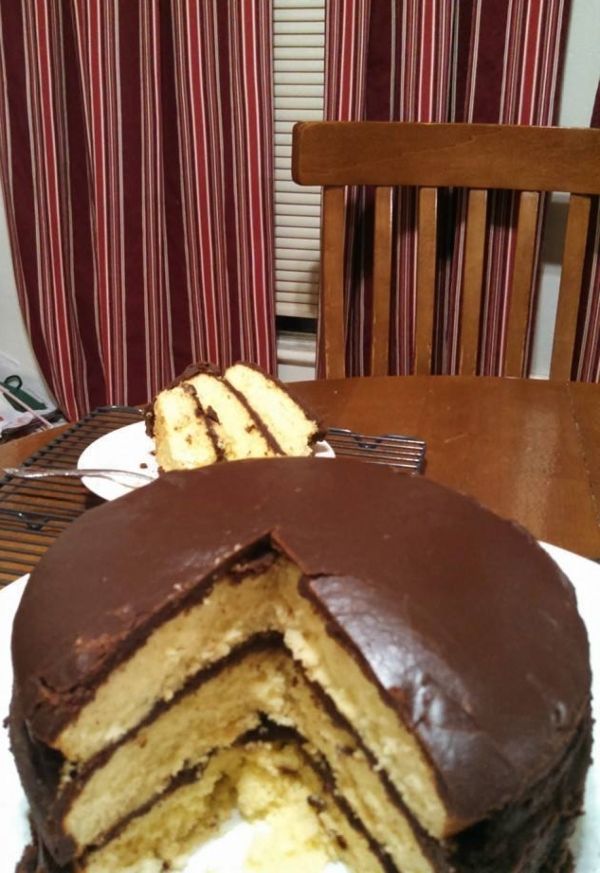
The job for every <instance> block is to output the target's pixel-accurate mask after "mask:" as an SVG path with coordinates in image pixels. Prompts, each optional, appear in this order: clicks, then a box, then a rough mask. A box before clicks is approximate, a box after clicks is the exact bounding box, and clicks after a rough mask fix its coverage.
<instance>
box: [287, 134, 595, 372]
mask: <svg viewBox="0 0 600 873" xmlns="http://www.w3.org/2000/svg"><path fill="white" fill-rule="evenodd" d="M292 176H293V178H294V180H295V181H296V182H297V183H298V184H300V185H320V186H322V187H323V225H322V241H321V250H322V257H321V319H322V327H321V337H322V342H323V353H324V362H325V375H326V376H328V377H330V378H341V377H343V376H344V375H345V353H344V350H345V336H344V245H345V190H346V188H347V187H348V186H353V185H368V186H373V187H374V188H375V221H374V247H373V258H374V260H373V313H372V319H373V321H372V346H371V350H370V351H371V356H370V360H371V372H372V374H373V375H384V374H386V373H387V372H388V366H389V351H388V348H389V333H390V286H391V265H392V246H393V239H392V218H393V216H392V202H393V189H394V188H395V187H396V186H414V187H415V188H417V191H418V196H417V204H418V210H417V240H418V241H417V303H416V325H415V365H414V368H415V372H416V373H429V372H431V366H432V354H433V343H434V327H435V275H436V273H435V271H436V248H437V232H438V189H440V188H465V189H468V191H469V194H468V205H467V223H466V238H465V265H464V276H463V284H462V289H461V311H460V328H459V372H460V373H461V374H475V372H476V369H477V361H478V355H479V343H480V325H481V319H482V311H481V308H482V299H483V294H482V289H483V283H484V275H483V274H484V264H485V241H486V218H487V209H488V192H489V191H491V190H494V189H506V190H511V191H517V192H520V193H519V210H518V222H517V228H516V244H515V253H514V266H513V273H512V280H511V281H512V284H511V295H510V306H509V311H508V321H507V337H506V349H505V365H504V366H505V369H504V374H505V375H507V376H521V375H524V368H525V365H526V361H525V353H526V343H527V325H528V322H529V316H530V307H531V305H532V301H531V296H532V295H531V288H532V277H533V270H534V265H535V251H536V242H537V225H538V215H539V210H540V193H541V192H544V191H562V192H567V193H569V194H570V195H571V196H570V203H569V212H568V219H567V230H566V237H565V245H564V251H563V257H562V273H561V281H560V289H559V300H558V308H557V317H556V326H555V331H554V342H553V349H552V359H551V371H550V375H551V377H552V378H555V379H570V378H571V368H572V359H573V349H574V343H575V335H576V329H577V319H578V310H579V300H580V294H581V282H582V275H583V267H584V259H585V249H586V241H587V235H588V229H589V219H590V207H591V200H592V197H593V196H596V195H598V194H600V130H592V129H578V128H572V129H562V128H553V127H545V128H543V127H525V126H516V125H493V124H490V125H487V124H408V123H400V122H301V123H299V124H297V125H296V126H295V127H294V133H293V143H292Z"/></svg>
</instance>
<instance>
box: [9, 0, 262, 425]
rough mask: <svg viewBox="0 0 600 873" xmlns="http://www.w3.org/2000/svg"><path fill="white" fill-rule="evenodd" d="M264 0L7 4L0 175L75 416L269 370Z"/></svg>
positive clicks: (58, 383) (37, 325)
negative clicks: (209, 365)
mask: <svg viewBox="0 0 600 873" xmlns="http://www.w3.org/2000/svg"><path fill="white" fill-rule="evenodd" d="M270 58H271V3H270V0H228V2H222V0H3V2H2V4H0V64H1V71H0V73H1V77H2V83H3V84H2V88H0V175H1V178H2V184H3V190H4V197H5V202H6V210H7V218H8V226H9V233H10V240H11V246H12V253H13V261H14V265H15V273H16V279H17V287H18V293H19V297H20V301H21V306H22V309H23V312H24V315H25V319H26V323H27V325H28V329H29V332H30V335H31V339H32V343H33V347H34V350H35V352H36V355H37V357H38V360H39V362H40V365H41V367H42V370H43V372H44V374H45V376H46V378H47V379H48V382H49V384H50V387H51V388H52V390H53V391H54V393H55V395H56V397H57V399H58V401H59V404H60V405H61V407H62V409H63V410H64V412H65V413H66V414H67V415H68V417H70V418H76V417H78V416H80V415H81V414H82V413H84V412H85V411H87V410H89V409H92V408H94V407H96V406H98V405H101V404H107V403H108V404H112V403H128V402H129V403H139V402H143V401H144V400H146V399H147V398H149V397H150V396H152V394H153V393H155V392H156V390H157V389H158V388H160V387H161V386H162V385H164V384H165V383H166V382H168V381H169V380H170V379H171V378H172V377H173V375H174V374H175V373H176V372H178V371H180V370H182V369H183V368H184V367H185V366H186V365H187V364H189V363H190V362H191V361H192V360H201V359H203V360H210V361H213V362H214V363H218V364H221V365H225V364H227V363H229V362H231V361H232V360H236V359H245V360H250V361H255V362H257V363H259V364H260V365H261V366H263V367H265V368H266V369H268V370H272V369H273V368H274V366H275V360H276V359H275V343H274V294H273V231H272V225H273V220H272V193H271V181H272V147H271V143H272V111H271V105H272V99H271V98H272V93H271V92H272V85H271V61H270Z"/></svg>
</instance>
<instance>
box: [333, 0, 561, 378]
mask: <svg viewBox="0 0 600 873" xmlns="http://www.w3.org/2000/svg"><path fill="white" fill-rule="evenodd" d="M569 5H570V0H498V2H495V3H489V2H487V3H486V2H484V0H332V2H331V3H330V4H328V7H327V55H328V65H327V68H326V116H327V118H329V119H331V120H340V121H350V120H374V121H421V122H447V121H464V122H493V123H498V122H500V123H506V124H552V123H553V122H554V120H555V117H556V111H557V85H558V83H559V81H560V74H561V69H562V57H563V54H564V39H565V36H566V27H567V23H568V15H569ZM490 199H491V202H490V206H489V212H488V222H489V228H488V246H487V248H488V257H487V262H486V267H485V289H486V291H485V296H484V302H483V328H484V329H483V340H482V344H481V350H480V360H479V366H478V370H479V372H480V373H483V374H500V373H501V372H502V366H503V356H504V340H505V327H506V311H507V304H508V301H509V282H510V276H511V272H512V263H513V258H514V244H515V239H514V228H515V221H516V215H517V203H516V199H515V197H514V195H512V194H511V193H504V192H496V193H493V194H492V195H491V198H490ZM415 203H416V201H415V193H414V191H412V190H409V189H406V190H402V191H401V192H399V193H398V201H397V203H396V206H395V210H394V213H395V223H396V227H395V252H394V257H393V264H392V313H391V314H392V319H391V324H392V327H391V337H390V372H392V373H410V372H411V371H412V368H413V358H414V336H413V333H414V311H415V293H416V247H415V244H416V230H415ZM349 207H350V210H349V211H350V219H349V221H350V224H349V234H348V259H349V269H348V271H347V275H348V279H347V289H346V321H347V335H348V338H349V341H348V345H347V371H348V372H350V373H355V374H363V373H367V372H368V349H369V343H370V335H369V334H370V312H371V299H372V296H371V284H370V272H371V270H370V264H371V257H372V252H371V250H370V247H368V246H366V245H365V243H364V240H365V239H368V238H369V237H368V233H363V227H364V229H365V231H366V230H367V229H368V228H369V227H370V225H371V224H372V220H373V214H372V202H371V200H370V195H369V192H367V191H365V190H358V191H354V192H352V193H351V195H350V200H349ZM440 213H441V215H442V216H443V221H442V236H441V238H440V245H439V246H438V248H439V249H440V257H439V263H438V270H437V285H438V288H437V296H438V306H437V325H436V336H437V348H436V351H435V369H436V371H438V372H443V373H453V372H456V369H457V364H458V348H457V332H458V313H459V305H458V304H459V301H460V288H461V277H462V270H463V259H464V243H465V216H466V196H465V192H462V191H453V192H446V193H445V196H444V198H443V199H442V202H441V204H440ZM541 225H542V220H541V219H540V229H541ZM538 235H539V234H538ZM536 278H537V277H534V282H536Z"/></svg>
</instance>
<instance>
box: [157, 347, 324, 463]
mask: <svg viewBox="0 0 600 873" xmlns="http://www.w3.org/2000/svg"><path fill="white" fill-rule="evenodd" d="M146 422H147V431H148V434H149V435H150V436H151V437H153V438H154V441H155V444H156V461H157V463H158V466H159V469H161V470H163V471H165V472H167V471H169V470H191V469H195V468H197V467H203V466H205V465H207V464H214V463H215V462H217V461H237V460H244V459H247V458H270V457H278V456H292V457H304V456H308V455H310V454H312V447H313V444H314V442H315V441H316V440H317V439H318V436H319V427H318V424H317V422H316V421H314V419H313V418H312V416H311V415H310V413H309V412H308V411H307V410H306V409H305V408H304V407H303V406H302V405H301V404H300V403H298V401H297V400H295V399H294V398H293V397H292V395H291V394H290V392H289V390H288V389H287V388H286V387H285V386H284V385H283V384H282V383H281V382H279V381H278V380H276V379H274V378H273V377H271V376H268V375H267V374H266V373H265V372H263V371H262V370H261V369H260V368H259V367H256V366H254V365H253V364H245V363H239V364H235V365H234V366H232V367H229V369H227V370H226V371H225V373H224V374H221V373H220V372H219V370H218V369H217V368H215V367H214V366H213V365H212V364H192V365H191V366H190V367H188V368H187V369H186V370H185V372H184V373H182V375H181V376H179V377H178V378H177V379H176V380H175V381H174V382H173V383H172V384H171V385H169V386H167V387H166V388H165V389H164V390H163V391H161V392H160V393H159V394H158V395H157V396H156V397H155V398H154V400H153V401H152V403H151V404H150V406H149V408H148V412H147V416H146Z"/></svg>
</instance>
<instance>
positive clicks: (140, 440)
mask: <svg viewBox="0 0 600 873" xmlns="http://www.w3.org/2000/svg"><path fill="white" fill-rule="evenodd" d="M153 453H154V440H152V439H151V437H149V436H148V434H147V433H146V429H145V425H144V422H143V421H136V422H134V424H128V425H126V426H125V427H120V428H118V430H113V431H111V432H110V433H107V434H105V435H104V436H101V437H98V439H97V440H94V442H93V443H90V445H89V446H88V447H87V449H85V450H84V451H83V452H82V453H81V455H80V456H79V460H78V462H77V466H78V468H79V469H80V470H86V469H90V470H93V469H96V470H97V469H107V468H108V469H117V470H124V471H130V472H132V473H146V474H147V475H148V476H153V477H154V478H156V477H157V476H158V468H157V466H156V458H155V457H154V454H153ZM315 457H316V458H333V457H335V453H334V451H333V449H332V448H331V446H330V445H329V443H326V442H324V441H323V442H318V443H316V445H315ZM81 481H82V482H83V484H84V485H85V486H86V488H88V489H89V490H90V491H92V492H93V493H94V494H97V495H98V497H102V498H104V500H114V499H115V497H121V496H122V495H123V494H128V493H129V492H130V491H133V489H134V488H139V487H140V486H143V484H144V483H143V481H141V480H137V481H134V480H132V479H130V480H128V479H127V475H126V473H125V474H124V476H123V480H122V481H119V480H118V479H100V478H99V477H98V476H84V477H83V479H82V480H81Z"/></svg>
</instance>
